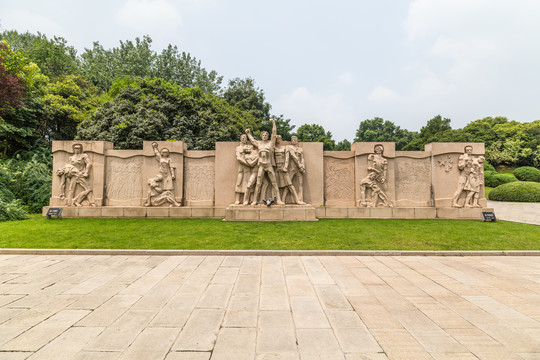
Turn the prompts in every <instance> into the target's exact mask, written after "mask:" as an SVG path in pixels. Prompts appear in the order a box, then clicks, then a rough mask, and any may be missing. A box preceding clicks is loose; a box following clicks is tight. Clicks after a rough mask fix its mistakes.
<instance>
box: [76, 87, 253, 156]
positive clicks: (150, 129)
mask: <svg viewBox="0 0 540 360" xmlns="http://www.w3.org/2000/svg"><path fill="white" fill-rule="evenodd" d="M113 88H114V86H113ZM261 126H262V123H261V121H260V120H259V119H257V118H255V117H253V116H252V115H251V114H250V113H248V112H246V111H243V110H240V109H238V108H236V107H233V106H231V105H230V104H229V103H228V102H227V101H226V100H225V99H221V98H218V97H216V96H214V95H212V94H208V93H204V92H203V91H202V90H201V89H200V88H198V87H195V88H182V87H180V86H179V85H176V84H172V83H168V82H165V81H162V80H161V79H152V80H151V79H140V78H137V79H134V80H133V82H132V83H130V84H128V85H125V86H123V87H119V91H118V94H117V95H116V96H115V97H114V99H113V100H112V101H108V102H106V103H104V104H103V106H101V107H100V108H99V109H98V110H96V111H95V112H94V113H93V114H92V115H91V117H90V118H89V119H87V120H84V121H83V122H82V123H81V124H80V125H79V127H78V131H77V138H78V139H82V140H107V141H112V142H114V144H115V147H117V148H120V149H136V148H140V147H141V146H142V142H143V140H183V141H185V142H186V144H187V145H188V148H189V149H192V150H210V149H213V148H214V146H215V143H216V142H217V141H238V139H239V137H240V135H241V134H243V133H244V131H245V129H246V128H250V129H252V130H254V131H258V130H260V128H261Z"/></svg>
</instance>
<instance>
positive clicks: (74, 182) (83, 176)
mask: <svg viewBox="0 0 540 360" xmlns="http://www.w3.org/2000/svg"><path fill="white" fill-rule="evenodd" d="M91 169H92V163H91V162H90V158H89V157H88V154H85V153H83V147H82V145H81V144H75V145H73V155H71V156H70V157H69V160H68V163H67V164H65V165H64V167H63V168H61V169H59V170H57V171H56V175H57V176H59V177H60V199H62V200H65V203H66V205H67V206H83V202H85V203H86V202H87V203H88V205H90V206H96V204H95V202H94V194H93V190H92V185H91V184H92V182H91V181H89V176H90V170H91Z"/></svg>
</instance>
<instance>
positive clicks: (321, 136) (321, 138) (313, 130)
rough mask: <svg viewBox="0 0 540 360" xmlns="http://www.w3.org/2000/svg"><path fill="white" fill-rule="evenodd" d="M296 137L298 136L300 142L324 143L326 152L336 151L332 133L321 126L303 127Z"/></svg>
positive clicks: (306, 125) (299, 129)
mask: <svg viewBox="0 0 540 360" xmlns="http://www.w3.org/2000/svg"><path fill="white" fill-rule="evenodd" d="M296 136H298V141H304V142H322V143H323V144H324V145H323V149H324V150H334V147H335V146H336V142H335V141H334V140H332V133H331V132H330V131H325V130H324V128H323V127H322V126H321V125H317V124H311V125H308V124H305V125H302V126H300V127H299V128H298V131H297V132H296Z"/></svg>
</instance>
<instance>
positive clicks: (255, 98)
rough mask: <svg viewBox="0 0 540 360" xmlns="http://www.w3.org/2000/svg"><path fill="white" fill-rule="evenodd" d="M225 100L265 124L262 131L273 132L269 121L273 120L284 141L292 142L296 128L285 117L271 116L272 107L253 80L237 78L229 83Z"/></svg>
mask: <svg viewBox="0 0 540 360" xmlns="http://www.w3.org/2000/svg"><path fill="white" fill-rule="evenodd" d="M223 98H224V99H225V100H227V102H228V103H229V104H231V105H233V106H236V107H238V108H240V109H242V110H245V111H247V112H249V113H250V114H251V115H253V116H254V117H256V118H258V119H260V120H261V121H262V123H263V127H262V129H261V131H268V133H271V132H272V124H271V123H270V122H269V121H268V120H270V118H273V119H274V120H275V122H276V128H277V133H278V134H279V135H281V137H282V138H283V140H290V139H291V136H292V131H293V129H294V128H295V126H294V125H291V124H290V121H291V120H290V119H285V118H284V117H283V115H270V109H271V108H272V106H271V105H270V104H269V103H268V102H266V98H265V95H264V91H263V90H262V89H260V88H258V87H255V81H254V80H253V79H252V78H245V79H240V78H236V79H233V80H230V81H229V86H228V87H227V88H226V89H225V91H224V92H223Z"/></svg>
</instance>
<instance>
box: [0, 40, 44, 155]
mask: <svg viewBox="0 0 540 360" xmlns="http://www.w3.org/2000/svg"><path fill="white" fill-rule="evenodd" d="M0 58H1V59H2V66H3V67H4V68H5V73H8V74H14V75H16V76H17V78H19V79H20V80H21V81H22V82H23V83H24V98H23V99H22V100H20V101H19V102H18V103H17V104H15V106H8V107H4V109H3V113H2V114H1V115H0V144H1V145H0V149H1V151H2V154H3V157H6V156H8V155H11V154H13V153H15V152H16V151H18V150H21V149H30V148H31V147H35V146H36V145H38V144H39V141H40V140H41V137H40V135H39V133H38V131H37V129H38V128H39V127H40V123H41V121H42V115H43V106H42V97H43V95H44V93H45V87H46V84H47V83H48V81H49V78H48V77H46V76H44V75H43V74H41V71H40V69H39V67H38V66H37V65H36V64H35V63H32V62H30V60H29V59H28V58H26V57H25V56H23V55H22V54H21V53H19V52H17V51H13V50H11V49H10V48H9V46H2V47H0ZM12 105H13V104H12Z"/></svg>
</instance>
